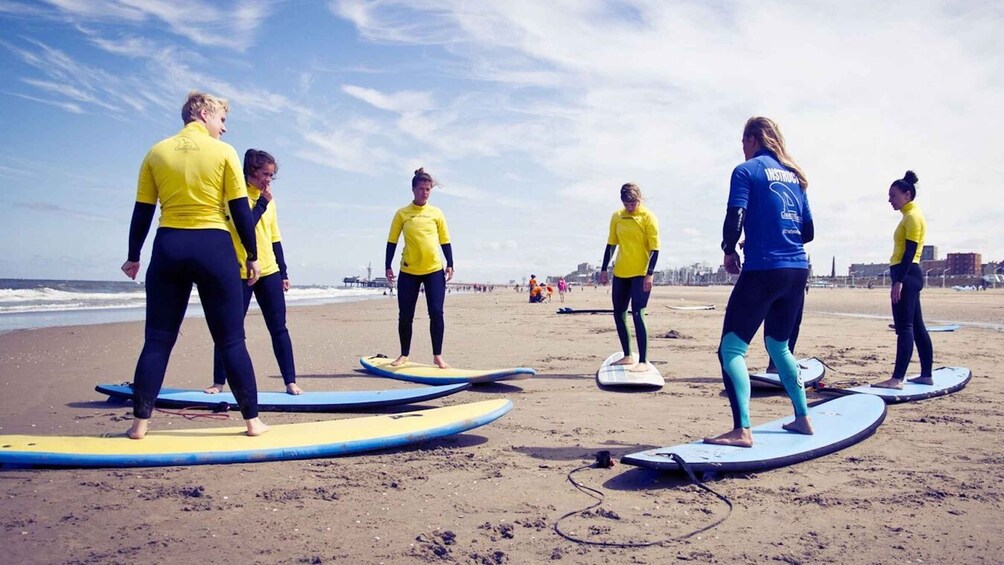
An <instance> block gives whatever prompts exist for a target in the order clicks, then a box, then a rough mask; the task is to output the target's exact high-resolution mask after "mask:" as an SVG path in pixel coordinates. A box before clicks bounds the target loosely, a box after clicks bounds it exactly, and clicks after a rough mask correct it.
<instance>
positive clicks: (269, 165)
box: [204, 149, 303, 394]
mask: <svg viewBox="0 0 1004 565" xmlns="http://www.w3.org/2000/svg"><path fill="white" fill-rule="evenodd" d="M278 171H279V165H278V164H277V163H276V162H275V158H274V157H272V155H270V154H269V153H268V152H266V151H261V150H259V149H248V150H247V151H246V152H245V153H244V178H245V180H246V181H247V187H248V200H249V203H250V204H251V217H252V220H254V222H255V239H256V241H257V245H258V262H259V263H260V264H261V278H259V279H258V282H256V283H254V285H253V286H245V287H244V314H245V316H246V315H247V311H248V306H250V305H251V294H252V293H253V294H254V296H255V300H257V301H258V307H259V308H260V309H261V315H262V318H264V319H265V326H266V327H267V328H268V333H269V335H270V336H271V337H272V352H273V353H275V360H276V361H277V362H278V364H279V372H280V373H281V374H282V380H283V382H284V383H285V385H286V392H287V393H288V394H303V390H302V389H301V388H300V387H299V386H297V384H296V365H295V363H294V362H293V342H292V340H290V338H289V330H288V329H287V328H286V297H285V295H284V294H285V292H286V291H288V290H289V276H288V274H287V273H286V259H285V257H284V256H283V251H282V235H281V234H280V233H279V221H278V217H277V215H276V205H275V202H274V201H273V200H272V180H273V179H274V178H275V175H276V173H278ZM231 228H233V229H232V230H231V232H230V235H231V237H232V238H233V240H234V247H235V248H236V249H237V259H238V262H243V259H244V255H245V252H244V248H243V247H242V246H241V245H240V240H239V238H238V236H237V232H236V228H235V226H233V224H231ZM241 278H245V279H246V278H247V271H246V270H245V269H241ZM214 351H215V352H214V356H213V357H214V363H213V384H212V386H210V387H208V388H206V389H205V391H204V392H207V393H209V394H216V393H219V392H221V391H222V390H223V387H224V385H225V384H226V382H227V372H226V370H225V368H224V366H223V362H222V361H223V360H222V358H221V356H220V352H219V350H218V349H216V350H214Z"/></svg>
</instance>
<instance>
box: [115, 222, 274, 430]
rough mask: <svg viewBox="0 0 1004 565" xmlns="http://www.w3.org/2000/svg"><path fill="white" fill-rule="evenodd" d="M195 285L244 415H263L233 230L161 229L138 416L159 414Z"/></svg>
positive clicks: (151, 274) (139, 375)
mask: <svg viewBox="0 0 1004 565" xmlns="http://www.w3.org/2000/svg"><path fill="white" fill-rule="evenodd" d="M193 284H195V285H196V286H197V287H198V289H199V299H200V301H201V302H202V310H203V311H204V312H205V315H206V324H208V325H209V333H210V334H212V336H213V343H214V344H216V347H218V348H219V350H220V353H221V354H222V357H223V365H224V366H225V367H226V370H227V374H228V375H230V376H231V383H230V384H231V388H232V389H233V393H234V397H235V398H236V400H237V404H238V405H239V406H240V409H241V415H242V416H243V417H244V419H246V420H250V419H251V418H257V417H258V388H257V386H256V385H255V377H254V367H252V365H251V357H250V356H249V355H248V350H247V347H246V346H245V344H244V309H243V307H242V304H241V300H242V296H243V295H242V291H241V284H242V281H241V275H240V269H239V267H238V265H237V259H236V255H234V244H233V241H232V240H231V239H230V234H229V233H228V232H226V231H224V230H217V229H201V230H184V229H173V228H160V229H158V230H157V237H156V238H155V239H154V241H153V256H152V257H151V259H150V266H149V267H148V268H147V270H146V341H145V343H144V344H143V351H142V353H140V355H139V361H137V363H136V374H135V376H134V377H133V415H135V416H136V417H137V418H141V419H147V418H149V417H150V415H151V414H152V413H153V405H154V402H155V400H156V398H157V394H158V393H159V392H160V387H161V386H162V385H163V384H164V374H165V373H166V372H167V361H168V359H169V358H170V357H171V349H172V348H174V343H175V341H177V339H178V330H179V329H181V322H182V320H184V319H185V310H186V309H187V308H188V298H189V297H190V296H191V294H192V285H193Z"/></svg>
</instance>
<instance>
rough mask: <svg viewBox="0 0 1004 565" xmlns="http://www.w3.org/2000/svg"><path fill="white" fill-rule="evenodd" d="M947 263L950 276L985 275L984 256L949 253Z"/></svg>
mask: <svg viewBox="0 0 1004 565" xmlns="http://www.w3.org/2000/svg"><path fill="white" fill-rule="evenodd" d="M947 262H948V267H946V268H947V269H948V274H950V275H980V274H983V256H982V255H980V254H979V253H949V254H948V256H947Z"/></svg>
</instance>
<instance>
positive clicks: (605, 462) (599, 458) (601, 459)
mask: <svg viewBox="0 0 1004 565" xmlns="http://www.w3.org/2000/svg"><path fill="white" fill-rule="evenodd" d="M668 455H669V456H670V457H671V458H672V459H673V461H675V462H676V464H677V465H679V466H680V468H681V469H683V471H684V472H685V473H687V476H688V477H689V478H690V481H691V483H693V484H694V485H696V486H697V487H698V488H700V489H702V490H705V491H707V492H710V493H711V494H713V495H715V497H717V498H718V499H719V500H721V501H722V502H724V503H725V504H726V505H727V506H728V507H729V511H728V512H727V513H726V514H725V516H722V517H721V518H719V519H717V520H715V521H714V522H712V523H711V524H709V525H707V526H704V527H703V528H700V529H697V530H694V531H692V532H690V533H688V534H684V535H681V536H675V537H671V538H665V539H661V540H656V541H645V542H610V541H594V540H587V539H582V538H579V537H575V536H574V535H572V534H568V533H565V532H563V531H562V530H561V521H562V520H564V519H565V518H568V517H570V516H574V515H575V514H581V513H583V512H588V511H590V510H592V509H593V508H596V507H598V506H600V505H601V504H603V500H604V498H605V497H606V495H604V494H603V492H602V491H600V490H599V489H594V488H592V487H587V486H586V485H584V484H582V483H580V482H578V481H576V480H575V478H574V477H573V476H572V475H574V474H575V473H577V472H579V471H582V470H584V469H589V468H592V467H597V468H602V469H609V468H611V467H613V466H614V462H613V461H612V460H611V459H610V452H609V451H599V452H597V453H596V461H594V462H593V463H590V464H588V465H583V466H581V467H576V468H575V469H572V470H571V471H569V472H568V476H567V478H568V482H570V483H572V486H574V487H575V488H576V489H578V490H579V491H581V492H584V493H586V494H587V495H589V496H590V497H592V498H594V499H596V502H594V503H593V504H591V505H589V506H587V507H585V508H582V509H580V510H573V511H571V512H568V513H566V514H564V515H562V516H561V517H560V518H558V519H557V520H555V522H554V531H555V533H557V534H558V535H559V536H561V537H563V538H565V539H566V540H568V541H573V542H575V543H581V544H585V545H597V546H602V547H624V548H628V547H651V546H653V545H662V544H666V543H670V542H674V541H683V540H685V539H688V538H691V537H693V536H695V535H697V534H700V533H702V532H706V531H708V530H710V529H712V528H714V527H716V526H718V525H719V524H721V523H722V522H724V521H725V520H727V519H728V518H729V516H731V515H732V508H733V507H732V501H730V500H729V499H728V498H727V497H726V496H725V495H722V494H719V493H717V492H715V491H714V490H713V489H712V488H711V487H709V486H707V485H706V484H704V482H703V481H701V480H700V479H698V478H697V475H696V474H695V473H694V471H693V469H691V468H690V465H689V464H688V463H687V462H686V461H684V460H683V458H682V457H680V456H679V455H677V454H675V453H670V454H668Z"/></svg>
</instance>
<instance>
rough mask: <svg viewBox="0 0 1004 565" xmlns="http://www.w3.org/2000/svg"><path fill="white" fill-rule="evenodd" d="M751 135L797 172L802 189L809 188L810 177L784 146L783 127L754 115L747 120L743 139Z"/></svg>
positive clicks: (782, 162) (768, 119)
mask: <svg viewBox="0 0 1004 565" xmlns="http://www.w3.org/2000/svg"><path fill="white" fill-rule="evenodd" d="M750 136H753V138H754V139H756V140H757V141H759V142H760V145H761V146H762V147H763V148H764V149H766V150H768V151H770V152H771V153H773V154H774V156H775V157H777V160H778V161H779V162H780V163H781V164H782V165H784V166H785V167H788V168H789V169H791V171H792V172H793V173H795V177H796V178H797V179H798V184H799V185H801V186H802V190H806V189H807V188H809V179H807V178H805V173H804V172H803V171H802V168H801V167H799V166H798V164H796V163H795V160H794V159H792V158H791V155H788V151H787V150H786V149H785V148H784V136H783V135H781V128H779V127H777V124H776V123H774V120H772V119H770V118H764V117H762V116H754V117H752V118H750V119H748V120H746V127H744V128H743V139H746V138H747V137H750Z"/></svg>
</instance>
